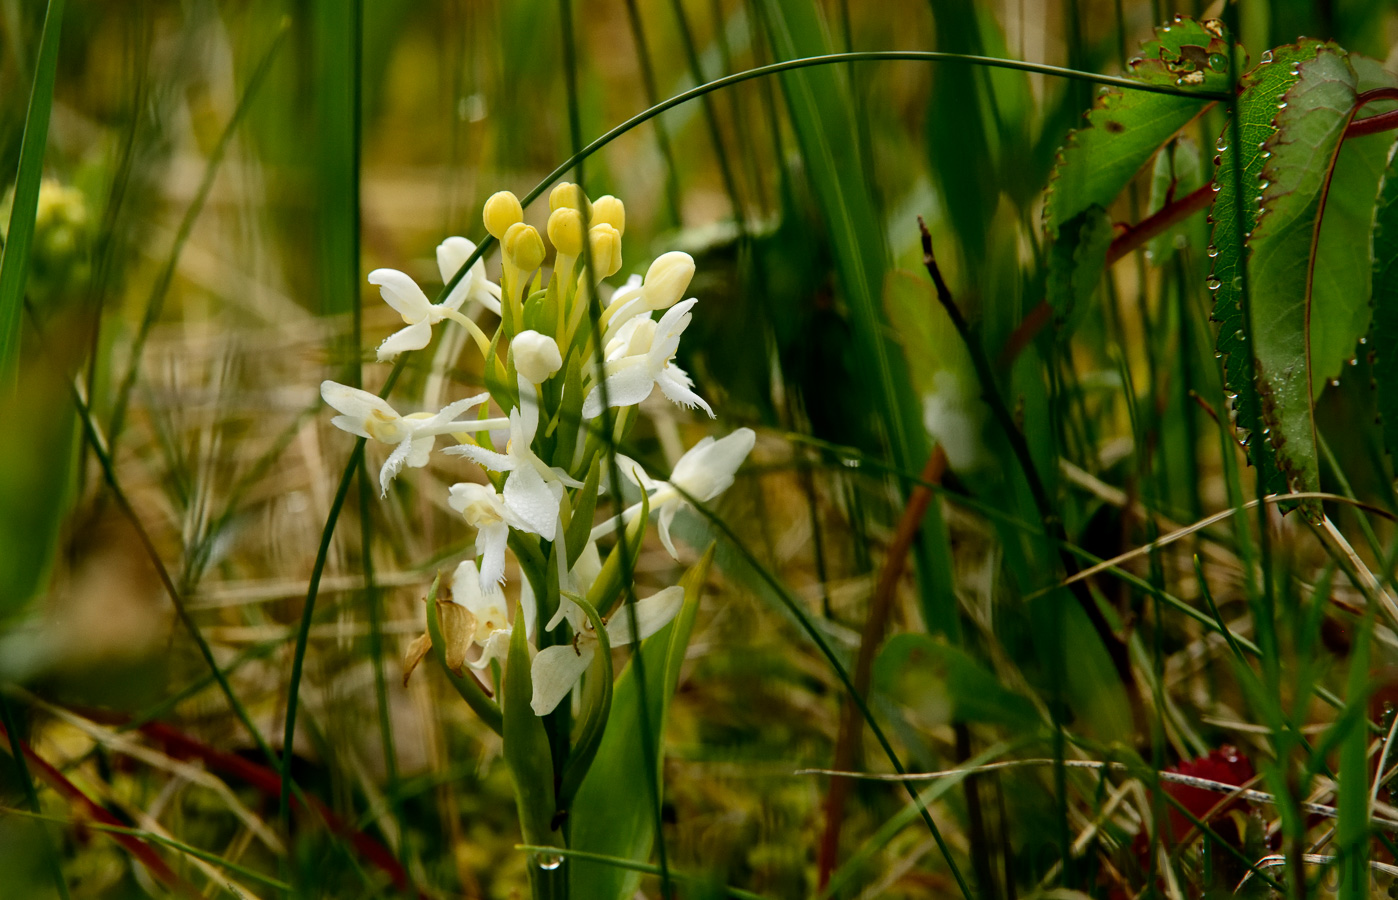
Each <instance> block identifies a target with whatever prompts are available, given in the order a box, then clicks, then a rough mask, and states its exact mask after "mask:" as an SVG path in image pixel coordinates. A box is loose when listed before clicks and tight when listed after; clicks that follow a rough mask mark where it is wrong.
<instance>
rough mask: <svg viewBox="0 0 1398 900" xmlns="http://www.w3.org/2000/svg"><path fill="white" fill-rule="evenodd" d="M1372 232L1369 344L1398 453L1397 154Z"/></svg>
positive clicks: (1390, 442)
mask: <svg viewBox="0 0 1398 900" xmlns="http://www.w3.org/2000/svg"><path fill="white" fill-rule="evenodd" d="M1394 147H1395V148H1398V144H1395V145H1394ZM1372 234H1373V238H1372V250H1371V253H1372V255H1373V260H1374V265H1373V291H1374V295H1373V296H1374V321H1373V324H1372V326H1371V328H1370V339H1369V344H1370V346H1372V347H1373V348H1374V349H1373V351H1372V352H1373V360H1374V385H1375V387H1376V388H1377V389H1378V406H1379V417H1380V419H1381V420H1382V422H1383V441H1384V445H1385V446H1387V447H1388V452H1389V454H1390V455H1398V154H1390V156H1389V159H1388V168H1387V169H1385V170H1384V173H1383V181H1382V182H1381V183H1380V185H1379V197H1378V203H1377V205H1376V206H1375V208H1374V228H1373V232H1372Z"/></svg>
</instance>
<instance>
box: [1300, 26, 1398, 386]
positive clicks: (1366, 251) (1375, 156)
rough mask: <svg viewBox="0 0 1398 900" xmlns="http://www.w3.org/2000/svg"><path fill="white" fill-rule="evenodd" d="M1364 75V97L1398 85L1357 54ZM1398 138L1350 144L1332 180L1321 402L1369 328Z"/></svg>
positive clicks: (1317, 342) (1319, 325)
mask: <svg viewBox="0 0 1398 900" xmlns="http://www.w3.org/2000/svg"><path fill="white" fill-rule="evenodd" d="M1349 62H1350V65H1351V66H1352V67H1353V68H1354V71H1355V74H1356V75H1357V76H1358V84H1356V86H1355V90H1356V91H1358V92H1359V93H1361V94H1362V93H1364V92H1365V91H1370V90H1373V89H1375V88H1391V87H1398V78H1394V76H1393V75H1392V74H1391V73H1389V72H1387V71H1386V70H1385V69H1384V68H1383V66H1382V65H1380V64H1379V63H1378V62H1377V61H1376V60H1372V59H1368V58H1367V57H1363V56H1357V55H1355V54H1353V53H1351V54H1350V55H1349ZM1393 108H1394V104H1393V103H1391V102H1387V103H1382V104H1380V103H1371V104H1367V105H1366V106H1365V107H1364V110H1363V112H1364V114H1365V115H1371V114H1374V113H1378V112H1383V111H1387V110H1391V109H1393ZM1392 142H1393V135H1391V134H1388V133H1382V134H1371V135H1364V136H1362V137H1354V138H1347V139H1345V141H1344V143H1343V145H1341V148H1340V156H1339V159H1338V160H1336V162H1335V173H1334V175H1333V176H1331V179H1330V191H1329V195H1328V197H1327V199H1326V201H1325V214H1324V216H1323V217H1322V218H1321V226H1320V244H1319V246H1318V247H1317V249H1316V265H1315V276H1314V280H1313V284H1312V292H1313V297H1312V308H1313V312H1312V314H1311V389H1312V390H1313V391H1314V392H1315V395H1316V396H1317V397H1318V396H1320V394H1321V392H1322V390H1324V388H1325V385H1326V383H1327V381H1329V380H1330V379H1335V378H1338V377H1339V375H1340V373H1341V371H1343V370H1344V368H1345V363H1346V361H1348V360H1350V359H1353V358H1354V355H1355V347H1356V343H1357V342H1358V341H1359V339H1360V337H1362V336H1363V335H1364V333H1365V331H1366V330H1367V329H1368V327H1369V317H1370V313H1371V307H1370V303H1369V300H1370V288H1371V283H1370V282H1371V274H1370V273H1371V268H1372V260H1373V257H1372V256H1371V255H1370V252H1371V251H1370V246H1369V243H1370V232H1371V231H1372V229H1373V225H1374V204H1375V198H1376V197H1377V196H1378V186H1379V179H1380V178H1381V177H1382V175H1383V171H1384V166H1385V164H1386V163H1387V161H1388V150H1389V146H1390V145H1391V144H1392Z"/></svg>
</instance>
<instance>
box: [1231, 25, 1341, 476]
mask: <svg viewBox="0 0 1398 900" xmlns="http://www.w3.org/2000/svg"><path fill="white" fill-rule="evenodd" d="M1315 55H1316V50H1315V45H1314V44H1308V45H1307V46H1305V47H1301V46H1295V45H1293V46H1287V47H1279V48H1277V49H1276V50H1274V51H1272V52H1271V54H1270V55H1269V56H1264V57H1263V62H1262V63H1261V64H1260V65H1258V66H1257V68H1255V69H1253V70H1252V71H1251V72H1249V73H1248V74H1247V75H1245V76H1243V79H1242V81H1241V83H1240V85H1239V87H1240V88H1241V93H1240V95H1239V97H1238V104H1237V109H1238V133H1239V135H1240V137H1241V141H1240V145H1239V146H1238V147H1237V148H1234V149H1229V147H1228V141H1229V140H1230V135H1231V133H1232V132H1231V128H1230V127H1229V126H1225V127H1224V131H1223V138H1222V139H1221V140H1220V142H1219V144H1218V148H1219V156H1217V157H1215V166H1216V169H1215V172H1214V186H1215V187H1216V188H1217V192H1216V193H1215V194H1214V205H1213V209H1212V210H1211V212H1210V216H1211V217H1212V219H1213V222H1214V230H1213V238H1212V241H1213V242H1212V244H1211V250H1210V253H1212V254H1214V268H1213V274H1212V275H1211V276H1210V278H1209V288H1210V289H1211V290H1212V291H1213V292H1214V312H1213V318H1214V321H1216V322H1218V326H1219V331H1218V351H1219V352H1220V353H1222V354H1223V382H1224V387H1225V389H1226V390H1227V391H1228V392H1229V394H1230V395H1231V396H1233V397H1234V399H1233V408H1234V410H1235V411H1236V412H1237V422H1238V426H1239V430H1240V432H1241V431H1243V430H1244V429H1246V427H1247V424H1248V423H1249V422H1251V421H1257V422H1261V421H1262V409H1261V406H1260V404H1259V402H1258V396H1257V389H1256V387H1255V386H1254V384H1253V378H1252V372H1251V370H1250V367H1249V359H1250V357H1249V354H1248V348H1247V347H1246V346H1245V344H1244V342H1243V335H1244V331H1243V313H1242V305H1241V299H1242V284H1243V279H1242V271H1241V260H1242V258H1243V247H1242V244H1241V242H1240V239H1239V232H1240V231H1241V233H1242V234H1243V235H1247V234H1251V233H1252V230H1253V227H1254V226H1255V225H1256V224H1257V209H1258V207H1257V201H1258V198H1259V197H1261V195H1262V188H1261V183H1260V182H1259V181H1258V176H1260V175H1261V174H1262V166H1263V164H1264V163H1265V162H1266V159H1265V158H1264V157H1263V149H1262V145H1263V142H1265V141H1267V140H1268V139H1269V138H1271V137H1272V135H1273V133H1274V132H1275V131H1276V128H1275V126H1274V125H1273V124H1272V119H1273V117H1274V116H1275V115H1276V114H1277V112H1278V110H1277V102H1278V97H1279V96H1280V95H1281V94H1284V93H1285V92H1286V91H1287V90H1288V89H1290V88H1291V87H1292V86H1293V85H1294V84H1295V83H1296V80H1297V76H1296V75H1295V74H1294V73H1293V72H1292V68H1293V67H1294V66H1296V65H1298V64H1300V63H1302V62H1306V61H1308V60H1311V59H1314V58H1315ZM1235 165H1241V169H1242V171H1241V177H1240V178H1239V179H1237V180H1238V181H1239V183H1240V184H1241V186H1242V197H1241V198H1239V197H1237V195H1236V193H1235V191H1234V180H1235V179H1234V174H1233V173H1234V168H1233V167H1234V166H1235ZM1239 210H1241V211H1242V223H1241V228H1240V227H1239V223H1238V211H1239ZM1256 290H1257V288H1256V286H1255V285H1254V286H1253V296H1254V298H1255V297H1256ZM1243 439H1244V440H1245V441H1246V442H1247V444H1248V449H1249V456H1250V457H1251V460H1252V464H1253V465H1254V466H1256V467H1257V471H1258V477H1259V478H1261V479H1263V483H1264V485H1265V487H1266V490H1267V492H1268V493H1279V492H1281V491H1284V490H1285V489H1286V482H1285V480H1284V479H1283V478H1282V476H1281V472H1280V470H1278V469H1277V466H1276V457H1275V454H1274V453H1273V451H1272V445H1271V444H1270V443H1269V442H1267V441H1263V440H1252V438H1251V436H1249V435H1246V434H1244V435H1243Z"/></svg>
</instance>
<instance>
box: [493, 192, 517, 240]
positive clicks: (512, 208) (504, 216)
mask: <svg viewBox="0 0 1398 900" xmlns="http://www.w3.org/2000/svg"><path fill="white" fill-rule="evenodd" d="M484 218H485V230H486V231H489V232H490V233H491V235H493V236H494V237H495V239H496V240H503V239H504V237H505V232H507V231H509V230H510V226H511V225H514V224H516V223H519V222H523V221H524V207H522V206H520V205H519V198H518V197H516V196H515V195H514V194H512V193H510V192H509V191H499V192H497V193H494V194H491V195H490V199H489V200H487V201H485V216H484Z"/></svg>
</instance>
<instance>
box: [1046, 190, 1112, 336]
mask: <svg viewBox="0 0 1398 900" xmlns="http://www.w3.org/2000/svg"><path fill="white" fill-rule="evenodd" d="M1112 237H1113V231H1112V220H1111V219H1110V218H1108V216H1107V212H1106V210H1104V209H1102V207H1100V206H1089V207H1088V208H1087V209H1085V210H1083V211H1082V212H1081V213H1079V214H1078V215H1076V216H1074V217H1073V219H1072V221H1069V222H1066V223H1064V224H1063V226H1062V228H1060V229H1059V232H1058V239H1057V240H1055V241H1054V242H1053V246H1052V248H1051V249H1050V250H1049V258H1048V280H1047V282H1046V284H1045V286H1044V287H1045V290H1046V292H1047V294H1048V301H1049V303H1050V305H1052V306H1053V312H1054V316H1055V317H1056V318H1057V319H1058V322H1059V324H1060V325H1061V326H1062V328H1063V331H1064V333H1065V334H1067V333H1071V332H1072V330H1073V327H1074V326H1075V325H1076V324H1077V323H1078V322H1079V321H1081V320H1082V317H1083V316H1084V315H1085V314H1086V313H1087V311H1088V310H1089V309H1091V305H1092V295H1093V293H1094V292H1095V291H1096V290H1097V282H1099V281H1101V280H1102V270H1103V269H1104V268H1106V265H1107V251H1108V250H1109V249H1110V248H1111V246H1112Z"/></svg>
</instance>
